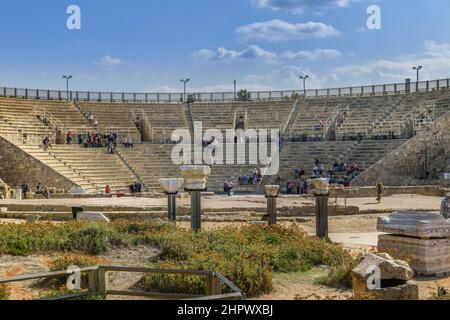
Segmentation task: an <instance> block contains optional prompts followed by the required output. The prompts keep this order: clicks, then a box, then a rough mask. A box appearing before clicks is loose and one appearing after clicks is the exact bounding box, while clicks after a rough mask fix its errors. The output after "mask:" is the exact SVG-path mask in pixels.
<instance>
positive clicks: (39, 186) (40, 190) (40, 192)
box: [36, 183, 44, 194]
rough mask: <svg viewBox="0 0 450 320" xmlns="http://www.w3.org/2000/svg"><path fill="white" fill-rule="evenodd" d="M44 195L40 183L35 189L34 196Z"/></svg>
mask: <svg viewBox="0 0 450 320" xmlns="http://www.w3.org/2000/svg"><path fill="white" fill-rule="evenodd" d="M43 193H44V188H43V187H42V185H41V184H40V183H38V185H37V187H36V194H43Z"/></svg>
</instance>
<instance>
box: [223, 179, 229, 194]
mask: <svg viewBox="0 0 450 320" xmlns="http://www.w3.org/2000/svg"><path fill="white" fill-rule="evenodd" d="M223 192H225V193H226V194H228V195H229V194H230V184H229V181H228V180H225V182H224V183H223Z"/></svg>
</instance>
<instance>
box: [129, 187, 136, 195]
mask: <svg viewBox="0 0 450 320" xmlns="http://www.w3.org/2000/svg"><path fill="white" fill-rule="evenodd" d="M128 188H129V189H130V193H131V195H132V196H133V197H134V195H135V194H136V188H135V185H134V184H131V185H130V186H129V187H128Z"/></svg>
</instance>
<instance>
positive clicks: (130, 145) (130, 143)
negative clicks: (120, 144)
mask: <svg viewBox="0 0 450 320" xmlns="http://www.w3.org/2000/svg"><path fill="white" fill-rule="evenodd" d="M128 148H134V144H133V139H131V137H129V138H128Z"/></svg>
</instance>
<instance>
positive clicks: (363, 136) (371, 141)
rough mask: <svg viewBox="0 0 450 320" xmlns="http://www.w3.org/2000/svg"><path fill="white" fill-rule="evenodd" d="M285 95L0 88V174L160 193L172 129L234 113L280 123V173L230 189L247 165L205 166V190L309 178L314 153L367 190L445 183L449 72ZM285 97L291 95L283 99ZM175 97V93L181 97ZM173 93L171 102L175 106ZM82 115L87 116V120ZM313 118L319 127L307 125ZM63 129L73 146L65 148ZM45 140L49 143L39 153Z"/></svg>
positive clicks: (229, 120)
mask: <svg viewBox="0 0 450 320" xmlns="http://www.w3.org/2000/svg"><path fill="white" fill-rule="evenodd" d="M293 93H294V92H261V93H252V99H251V101H236V100H234V99H233V98H232V96H230V94H225V93H223V94H193V95H192V96H191V99H190V102H189V103H182V102H180V95H179V94H125V93H123V94H117V93H89V92H84V93H83V92H70V93H69V92H61V91H50V90H31V89H11V88H4V87H2V88H0V95H1V98H0V154H1V159H2V161H1V167H0V177H1V178H2V179H3V180H4V181H5V183H6V184H8V185H9V186H10V187H12V188H13V189H14V188H16V187H18V186H20V185H22V184H23V183H26V184H28V185H29V186H31V187H32V188H34V186H36V185H37V184H38V183H41V184H42V185H46V186H48V187H49V188H50V189H51V191H52V192H53V193H54V194H55V195H56V194H67V193H68V192H69V191H70V190H71V189H73V188H74V187H80V188H82V189H83V190H84V191H85V192H86V193H87V194H92V195H94V194H102V193H103V192H104V189H105V186H106V185H107V184H109V185H110V186H111V188H112V192H113V193H117V192H128V191H129V190H128V186H129V185H130V184H132V183H134V182H135V181H138V182H140V183H141V184H142V186H143V191H144V194H156V193H160V192H161V191H162V190H161V189H160V186H159V183H158V179H159V178H169V177H178V176H179V170H178V166H176V165H174V164H173V163H172V161H171V151H172V149H173V146H174V144H173V143H172V142H171V141H170V138H171V134H172V132H173V130H175V129H180V128H181V129H186V130H189V131H190V132H192V131H193V127H194V126H193V124H194V122H196V121H201V122H202V125H203V129H204V130H207V129H220V130H222V131H225V130H227V129H234V126H235V125H236V122H237V121H238V119H240V117H242V118H243V119H245V120H244V121H245V128H246V129H258V128H268V129H273V128H276V129H280V132H281V150H280V172H279V173H278V174H277V175H275V176H264V177H263V179H262V181H261V183H258V184H255V185H246V186H241V185H239V184H238V178H239V176H241V175H245V174H249V173H250V172H251V171H252V169H253V168H254V165H250V164H244V165H233V166H228V165H227V166H225V165H214V166H213V167H212V174H211V176H210V178H209V180H208V190H209V191H212V192H217V193H220V192H223V182H224V181H225V180H227V179H228V180H231V181H232V182H234V184H235V192H236V193H262V189H263V188H262V187H263V186H264V185H265V184H267V183H270V182H273V181H274V179H275V178H278V179H279V178H281V179H283V180H289V179H293V178H294V170H295V169H296V168H304V169H305V170H306V172H307V174H309V172H310V168H312V166H313V164H314V161H315V159H320V161H321V163H323V164H324V165H325V167H326V168H327V169H328V168H331V167H332V165H333V163H334V162H335V161H338V162H344V163H348V164H353V163H356V164H358V166H359V168H360V169H361V172H362V173H361V174H360V175H359V176H358V177H356V178H355V179H354V180H353V181H352V182H351V183H352V185H355V186H360V187H364V186H373V185H374V183H375V181H376V179H377V178H381V179H382V181H383V182H384V183H385V184H387V185H390V186H420V185H444V184H446V183H447V184H448V180H444V176H445V173H447V172H450V155H449V153H450V148H449V141H450V140H449V139H450V134H449V128H450V125H449V124H450V88H449V81H448V79H445V80H437V81H426V82H423V83H420V84H418V85H417V90H412V91H408V90H406V85H405V84H397V85H392V86H386V85H383V86H368V87H358V88H342V89H325V90H315V91H308V92H307V94H306V96H304V95H294V94H293ZM292 97H295V99H294V98H292ZM181 100H182V99H181ZM174 101H178V102H174ZM92 117H94V119H96V123H95V127H94V124H93V123H92V121H91V120H92ZM318 124H321V125H320V126H319V127H318ZM67 132H70V133H71V134H72V137H73V141H74V143H72V144H70V145H68V144H65V143H66V141H65V138H66V134H67ZM87 132H90V133H92V132H102V133H106V132H116V133H117V134H118V138H119V141H121V139H122V138H124V137H129V138H132V139H133V142H134V144H135V145H134V148H125V147H123V146H121V145H118V147H117V149H116V151H115V153H114V154H111V153H108V152H107V151H106V149H105V148H84V147H83V146H82V145H78V144H77V143H76V142H75V141H76V140H77V138H76V137H77V135H78V134H79V133H82V134H86V133H87ZM44 137H50V139H51V140H52V142H53V148H51V149H48V150H44V149H43V148H42V140H43V139H44Z"/></svg>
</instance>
